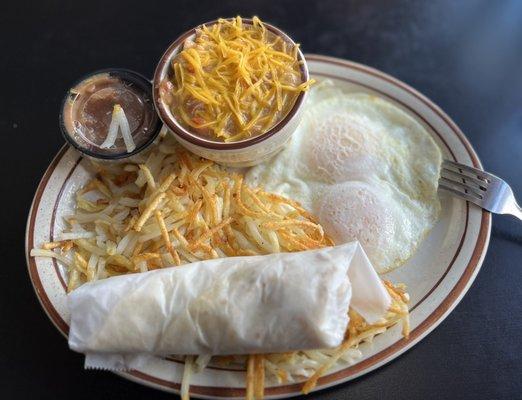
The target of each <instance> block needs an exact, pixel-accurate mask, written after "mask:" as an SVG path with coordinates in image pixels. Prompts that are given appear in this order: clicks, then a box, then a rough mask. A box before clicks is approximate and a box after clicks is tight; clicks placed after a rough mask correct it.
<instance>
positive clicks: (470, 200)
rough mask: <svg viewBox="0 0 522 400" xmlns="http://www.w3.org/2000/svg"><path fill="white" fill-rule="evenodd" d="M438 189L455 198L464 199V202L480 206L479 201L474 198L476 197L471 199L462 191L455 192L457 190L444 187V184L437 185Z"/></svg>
mask: <svg viewBox="0 0 522 400" xmlns="http://www.w3.org/2000/svg"><path fill="white" fill-rule="evenodd" d="M439 189H442V190H445V191H447V192H450V193H451V194H453V195H455V196H456V197H460V198H461V199H464V200H467V201H469V202H471V203H474V204H477V205H479V206H480V203H479V202H480V199H478V198H476V197H472V196H470V195H469V194H467V193H465V192H463V191H460V190H457V189H454V188H452V187H449V186H446V185H445V184H443V183H439Z"/></svg>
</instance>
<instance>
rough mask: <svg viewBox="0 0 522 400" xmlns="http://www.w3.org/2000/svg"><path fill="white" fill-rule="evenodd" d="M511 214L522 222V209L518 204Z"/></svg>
mask: <svg viewBox="0 0 522 400" xmlns="http://www.w3.org/2000/svg"><path fill="white" fill-rule="evenodd" d="M510 214H511V215H514V216H515V217H517V218H518V219H519V220H521V221H522V207H520V206H519V205H518V204H515V207H513V211H512V212H510Z"/></svg>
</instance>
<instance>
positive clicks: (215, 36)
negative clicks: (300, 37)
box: [169, 16, 313, 142]
mask: <svg viewBox="0 0 522 400" xmlns="http://www.w3.org/2000/svg"><path fill="white" fill-rule="evenodd" d="M298 51H299V45H292V44H290V43H287V42H286V41H285V40H284V39H283V38H282V37H280V36H278V35H276V34H274V33H272V32H271V31H269V30H267V29H266V27H265V26H264V25H263V23H262V22H261V21H260V20H259V18H257V17H254V18H253V20H252V23H244V22H243V20H242V19H241V17H239V16H238V17H236V18H233V19H230V20H225V19H219V20H218V22H217V23H216V24H213V25H211V26H205V25H203V26H202V27H201V28H199V29H198V30H197V32H196V36H195V38H193V39H188V40H187V41H185V43H184V47H183V50H182V51H181V52H180V53H179V54H178V56H177V57H176V58H175V59H174V60H173V62H172V71H173V77H172V81H171V82H170V84H171V85H170V87H171V90H170V93H169V95H170V96H171V99H172V101H171V102H170V104H171V108H172V111H173V113H174V114H175V115H176V116H177V117H178V118H179V120H180V121H181V122H182V124H183V125H185V126H186V127H187V128H189V129H190V130H192V131H194V132H196V133H198V134H200V135H202V136H206V137H208V138H210V139H213V140H219V141H224V142H234V141H239V140H243V139H247V138H249V137H253V136H257V135H259V134H262V133H264V132H266V131H268V130H269V129H270V128H272V127H273V126H274V125H276V124H277V123H278V122H279V121H281V120H282V119H283V118H284V117H285V116H286V115H287V114H288V112H289V111H290V109H291V108H292V106H293V105H294V103H295V101H296V99H297V97H298V96H299V94H300V93H301V92H303V91H306V90H308V88H309V87H310V85H311V84H312V83H313V80H309V81H307V82H303V79H302V74H301V64H300V60H299V58H298V55H299V54H298Z"/></svg>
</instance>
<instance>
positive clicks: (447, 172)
mask: <svg viewBox="0 0 522 400" xmlns="http://www.w3.org/2000/svg"><path fill="white" fill-rule="evenodd" d="M440 176H441V177H444V178H446V179H448V180H450V181H453V182H458V183H464V184H466V185H467V186H469V187H470V188H471V189H474V190H475V191H477V193H478V194H484V193H481V191H486V189H487V187H488V183H487V182H486V181H481V180H480V179H476V178H471V177H469V176H467V175H462V174H460V173H458V172H455V171H452V170H451V169H445V168H443V169H441V170H440ZM463 180H464V181H463Z"/></svg>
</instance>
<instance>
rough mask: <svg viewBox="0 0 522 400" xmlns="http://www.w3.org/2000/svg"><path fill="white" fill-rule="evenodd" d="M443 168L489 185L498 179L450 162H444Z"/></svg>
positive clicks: (475, 169)
mask: <svg viewBox="0 0 522 400" xmlns="http://www.w3.org/2000/svg"><path fill="white" fill-rule="evenodd" d="M442 167H443V168H446V169H449V170H451V171H454V172H456V173H461V174H464V175H467V176H469V177H470V178H475V179H476V178H479V179H480V180H483V181H486V182H488V183H489V182H491V181H492V180H494V179H496V177H495V176H494V175H491V174H489V173H487V172H484V171H481V170H480V169H477V168H473V167H469V166H467V165H464V164H459V163H456V162H453V161H449V160H444V161H443V162H442Z"/></svg>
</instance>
